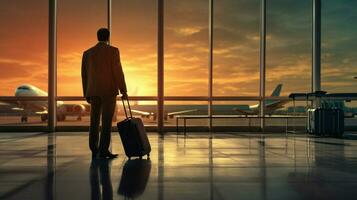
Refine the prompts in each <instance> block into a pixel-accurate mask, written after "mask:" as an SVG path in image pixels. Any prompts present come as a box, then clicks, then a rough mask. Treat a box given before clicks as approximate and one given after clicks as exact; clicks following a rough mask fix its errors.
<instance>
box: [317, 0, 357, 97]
mask: <svg viewBox="0 0 357 200" xmlns="http://www.w3.org/2000/svg"><path fill="white" fill-rule="evenodd" d="M356 6H357V1H350V0H339V1H334V0H324V1H322V19H321V23H322V25H321V29H322V47H321V51H322V56H321V57H322V60H321V87H322V89H323V90H325V91H327V92H356V88H357V80H356V79H353V77H354V76H357V67H356V66H357V57H356V50H355V49H356V46H357V28H356V21H357V13H356V10H355V8H356Z"/></svg>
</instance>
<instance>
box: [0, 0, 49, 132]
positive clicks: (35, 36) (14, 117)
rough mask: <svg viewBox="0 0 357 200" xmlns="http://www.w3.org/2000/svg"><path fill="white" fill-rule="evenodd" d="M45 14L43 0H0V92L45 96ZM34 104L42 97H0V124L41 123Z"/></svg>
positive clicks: (46, 46) (44, 2)
mask: <svg viewBox="0 0 357 200" xmlns="http://www.w3.org/2000/svg"><path fill="white" fill-rule="evenodd" d="M47 16H48V1H47V0H37V1H25V0H22V1H1V6H0V27H1V28H0V72H1V73H0V96H16V97H19V98H21V97H22V96H47V83H48V78H47V77H48V53H47V52H48V18H47ZM30 86H31V87H30ZM32 86H34V87H32ZM35 87H36V88H35ZM38 105H41V106H44V107H45V106H47V104H46V101H38V100H33V101H31V102H30V101H25V100H17V101H11V100H0V125H1V126H17V127H23V126H40V127H43V126H45V125H46V123H42V122H41V120H39V118H38V117H36V112H38V111H43V110H44V109H42V108H38ZM25 106H26V107H27V108H26V109H24V108H25Z"/></svg>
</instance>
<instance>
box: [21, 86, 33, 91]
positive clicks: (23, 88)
mask: <svg viewBox="0 0 357 200" xmlns="http://www.w3.org/2000/svg"><path fill="white" fill-rule="evenodd" d="M19 89H20V90H29V89H30V88H28V87H25V86H21V87H19Z"/></svg>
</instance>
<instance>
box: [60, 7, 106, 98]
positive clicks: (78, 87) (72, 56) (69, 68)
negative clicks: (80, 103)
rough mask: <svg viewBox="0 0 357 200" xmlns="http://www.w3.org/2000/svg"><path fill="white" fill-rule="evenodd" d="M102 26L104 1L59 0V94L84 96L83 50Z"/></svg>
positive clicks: (94, 40) (104, 17)
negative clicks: (82, 79) (82, 80)
mask: <svg viewBox="0 0 357 200" xmlns="http://www.w3.org/2000/svg"><path fill="white" fill-rule="evenodd" d="M102 27H107V1H97V0H76V1H72V0H61V1H58V39H57V44H58V55H57V57H58V58H57V59H58V60H57V61H58V64H57V66H58V72H57V74H58V89H57V91H58V92H57V93H58V96H83V94H82V82H81V62H82V54H83V52H84V51H85V50H87V49H89V48H91V47H92V46H94V45H96V43H97V41H98V40H97V30H98V29H99V28H102Z"/></svg>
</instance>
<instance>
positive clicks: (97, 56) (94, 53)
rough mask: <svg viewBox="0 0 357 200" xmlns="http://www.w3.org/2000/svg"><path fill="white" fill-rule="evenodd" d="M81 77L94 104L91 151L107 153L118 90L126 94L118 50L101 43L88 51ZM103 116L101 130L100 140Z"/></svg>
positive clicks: (85, 54) (88, 96) (85, 94)
mask: <svg viewBox="0 0 357 200" xmlns="http://www.w3.org/2000/svg"><path fill="white" fill-rule="evenodd" d="M81 74H82V87H83V95H84V97H86V98H87V99H89V102H90V104H91V116H90V131H89V148H90V150H91V151H92V153H94V154H95V153H99V154H106V153H108V152H109V150H108V148H109V145H110V134H111V127H112V124H111V121H112V117H113V114H114V109H115V105H116V96H117V95H118V94H119V93H118V90H120V93H122V94H126V92H127V90H126V84H125V78H124V73H123V69H122V66H121V62H120V55H119V50H118V48H115V47H112V46H110V45H108V44H106V43H105V42H98V44H97V45H95V46H94V47H92V48H90V49H88V50H87V51H85V52H84V53H83V58H82V70H81ZM101 116H102V131H101V135H100V141H98V140H99V122H100V117H101ZM98 143H99V146H98Z"/></svg>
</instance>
